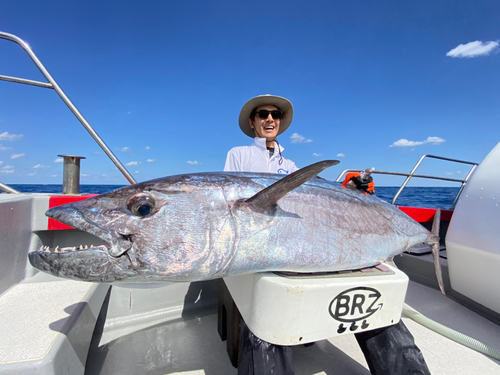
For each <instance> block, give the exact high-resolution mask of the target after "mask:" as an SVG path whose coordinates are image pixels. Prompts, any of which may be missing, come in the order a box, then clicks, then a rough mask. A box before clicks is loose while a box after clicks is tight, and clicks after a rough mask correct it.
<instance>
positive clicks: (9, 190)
mask: <svg viewBox="0 0 500 375" xmlns="http://www.w3.org/2000/svg"><path fill="white" fill-rule="evenodd" d="M0 190H3V191H5V192H6V193H9V194H21V192H20V191H17V190H16V189H13V188H11V187H10V186H7V185H4V184H2V183H1V182H0Z"/></svg>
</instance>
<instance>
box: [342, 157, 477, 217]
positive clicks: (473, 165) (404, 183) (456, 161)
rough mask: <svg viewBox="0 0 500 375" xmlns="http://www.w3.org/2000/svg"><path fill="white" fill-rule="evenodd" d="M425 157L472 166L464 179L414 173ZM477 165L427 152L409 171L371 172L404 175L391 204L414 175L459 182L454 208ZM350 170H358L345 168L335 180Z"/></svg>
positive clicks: (394, 203)
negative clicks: (403, 179) (404, 177)
mask: <svg viewBox="0 0 500 375" xmlns="http://www.w3.org/2000/svg"><path fill="white" fill-rule="evenodd" d="M425 158H431V159H439V160H445V161H451V162H454V163H461V164H468V165H472V167H471V169H470V171H469V173H468V174H467V176H466V177H465V178H464V179H456V178H448V177H440V176H431V175H420V174H415V172H416V171H417V169H418V167H419V166H420V164H422V162H423V161H424V159H425ZM477 166H478V163H474V162H470V161H465V160H458V159H450V158H445V157H443V156H436V155H428V154H426V155H424V156H422V157H421V158H420V160H419V161H418V162H417V164H415V166H414V167H413V169H412V170H411V172H410V173H400V172H385V171H373V172H372V174H382V175H392V176H406V179H405V181H404V182H403V184H402V185H401V187H400V188H399V190H398V192H397V193H396V194H395V195H394V198H393V199H392V204H393V205H396V201H397V199H398V198H399V196H400V195H401V193H402V191H403V190H404V189H405V187H406V185H408V182H409V181H410V180H411V179H412V178H413V177H416V178H426V179H431V180H441V181H451V182H459V183H460V184H461V185H460V189H459V190H458V192H457V195H456V196H455V199H454V201H453V205H452V209H454V208H455V205H456V203H457V201H458V198H459V197H460V194H461V193H462V190H463V189H464V186H465V184H466V183H467V181H468V180H469V178H470V176H472V174H473V173H474V171H475V170H476V168H477ZM350 172H359V169H345V170H344V171H342V172H341V173H340V175H339V176H338V177H337V179H336V180H335V182H340V181H341V180H342V179H343V177H344V176H345V175H346V174H347V173H350Z"/></svg>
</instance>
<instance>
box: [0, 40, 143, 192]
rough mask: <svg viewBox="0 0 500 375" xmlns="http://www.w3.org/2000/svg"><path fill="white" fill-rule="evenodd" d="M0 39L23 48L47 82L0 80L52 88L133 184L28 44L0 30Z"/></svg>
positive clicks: (22, 79) (123, 167) (9, 190)
mask: <svg viewBox="0 0 500 375" xmlns="http://www.w3.org/2000/svg"><path fill="white" fill-rule="evenodd" d="M0 39H5V40H10V41H12V42H14V43H17V44H18V45H19V46H21V48H23V49H24V50H25V51H26V53H27V54H28V56H29V57H30V58H31V60H32V61H33V62H34V63H35V65H36V67H37V68H38V70H40V72H41V73H42V74H43V76H44V77H45V79H46V80H47V81H48V82H39V81H33V80H30V79H24V78H18V77H9V76H4V75H0V80H1V81H7V82H14V83H22V84H25V85H30V86H37V87H43V88H48V89H53V90H54V91H55V92H56V93H57V94H58V95H59V97H60V98H61V99H62V100H63V102H64V103H65V104H66V105H67V106H68V108H69V109H70V110H71V112H73V114H74V115H75V117H76V118H77V119H78V121H80V123H81V124H82V125H83V127H84V128H85V129H86V130H87V131H88V132H89V134H90V135H91V136H92V138H94V140H95V141H96V142H97V144H98V145H99V146H100V147H101V148H102V150H103V151H104V152H105V153H106V155H108V157H109V158H110V159H111V161H112V162H113V163H114V164H115V165H116V167H117V168H118V169H119V170H120V171H121V172H122V174H123V175H124V176H125V178H126V179H127V180H128V181H129V182H130V183H131V184H135V183H136V181H135V179H134V177H132V175H131V174H130V173H129V171H128V170H127V169H126V168H125V166H124V165H123V164H122V163H121V162H120V160H118V158H117V157H116V156H115V155H114V154H113V152H112V151H111V150H110V149H109V147H108V146H107V145H106V143H104V141H103V140H102V138H101V137H100V136H99V135H98V134H97V132H96V131H95V130H94V128H92V126H91V125H90V124H89V122H88V121H87V120H86V119H85V117H83V115H82V114H81V113H80V111H79V110H78V108H76V106H75V105H74V104H73V102H72V101H71V100H70V99H69V98H68V96H67V95H66V94H65V93H64V91H63V90H62V89H61V87H59V85H58V84H57V82H56V81H55V80H54V78H52V76H51V75H50V74H49V72H48V71H47V69H46V68H45V67H44V66H43V64H42V63H41V62H40V60H39V59H38V57H37V56H36V55H35V54H34V52H33V51H32V50H31V48H30V47H29V45H28V44H27V43H26V42H24V41H23V40H22V39H20V38H18V37H17V36H15V35H12V34H8V33H4V32H1V31H0ZM0 189H1V190H3V191H5V192H7V193H19V192H18V191H16V190H14V189H12V188H9V187H7V186H6V185H4V184H1V183H0Z"/></svg>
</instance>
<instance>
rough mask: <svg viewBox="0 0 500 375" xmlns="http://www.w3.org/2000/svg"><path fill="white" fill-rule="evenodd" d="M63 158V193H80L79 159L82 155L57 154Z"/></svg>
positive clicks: (82, 157)
mask: <svg viewBox="0 0 500 375" xmlns="http://www.w3.org/2000/svg"><path fill="white" fill-rule="evenodd" d="M57 156H60V157H62V158H64V171H63V194H80V159H86V158H85V157H84V156H74V155H57Z"/></svg>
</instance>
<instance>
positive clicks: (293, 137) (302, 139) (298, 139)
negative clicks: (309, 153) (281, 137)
mask: <svg viewBox="0 0 500 375" xmlns="http://www.w3.org/2000/svg"><path fill="white" fill-rule="evenodd" d="M290 139H291V141H292V143H311V142H312V139H307V138H306V137H304V136H302V135H300V134H299V133H293V134H292V135H291V137H290Z"/></svg>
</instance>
